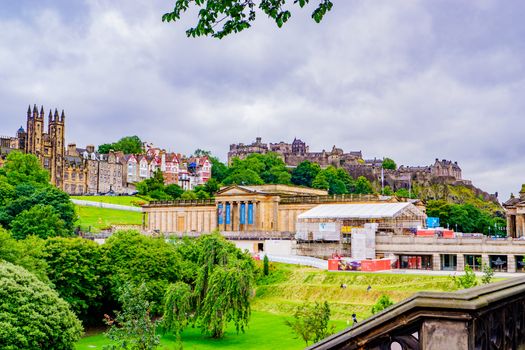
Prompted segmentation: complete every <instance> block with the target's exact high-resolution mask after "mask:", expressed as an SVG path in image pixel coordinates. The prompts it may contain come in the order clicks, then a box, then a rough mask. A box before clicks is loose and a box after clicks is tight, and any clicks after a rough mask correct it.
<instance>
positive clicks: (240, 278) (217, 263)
mask: <svg viewBox="0 0 525 350" xmlns="http://www.w3.org/2000/svg"><path fill="white" fill-rule="evenodd" d="M184 249H186V252H185V254H187V256H191V257H193V260H194V261H193V262H194V263H195V265H194V266H195V267H196V268H197V274H196V277H195V280H194V281H191V282H189V284H185V283H183V282H178V283H176V284H174V285H171V286H170V288H168V291H167V293H166V295H165V305H164V306H165V307H164V323H165V328H166V330H167V331H169V332H172V333H174V334H175V335H176V336H177V337H178V339H179V340H180V333H181V332H182V330H183V329H184V328H185V327H186V326H187V325H188V324H189V323H192V324H196V325H198V326H199V327H200V328H201V330H202V332H203V333H206V334H209V335H210V336H211V337H213V338H221V337H222V336H223V335H224V331H225V329H226V326H227V325H228V323H229V322H233V323H234V324H235V328H236V330H237V332H244V329H245V327H246V326H247V325H248V321H249V319H250V311H251V309H250V301H251V297H252V296H253V285H254V272H255V265H254V262H253V259H252V258H251V256H250V255H249V254H247V253H243V252H242V251H241V250H240V249H238V248H236V247H235V245H233V244H232V243H230V242H228V241H227V240H226V239H224V237H222V236H220V235H219V234H210V235H204V236H201V237H200V238H199V239H198V240H197V242H196V243H195V244H194V245H193V247H192V249H193V251H191V252H188V251H187V250H188V247H187V246H186V247H185V248H184Z"/></svg>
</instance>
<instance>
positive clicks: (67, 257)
mask: <svg viewBox="0 0 525 350" xmlns="http://www.w3.org/2000/svg"><path fill="white" fill-rule="evenodd" d="M100 250H101V249H100V247H99V245H98V244H96V243H95V242H93V241H90V240H86V239H82V238H62V237H57V238H50V239H48V240H46V241H45V247H44V252H45V260H46V262H47V276H48V277H49V280H50V281H51V283H53V285H54V287H55V289H56V291H57V292H58V294H59V295H60V297H61V298H62V299H64V300H65V301H67V302H68V303H69V305H71V309H72V310H73V311H74V312H75V314H76V315H77V316H78V317H79V318H80V319H81V320H82V321H85V322H89V323H95V322H100V318H101V312H100V308H101V306H102V305H101V298H102V292H103V288H104V285H103V280H102V271H101V270H102V266H101V265H102V258H101V251H100Z"/></svg>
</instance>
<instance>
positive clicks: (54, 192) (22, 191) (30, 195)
mask: <svg viewBox="0 0 525 350" xmlns="http://www.w3.org/2000/svg"><path fill="white" fill-rule="evenodd" d="M38 204H41V205H49V206H52V207H53V209H54V210H55V212H56V213H57V214H58V215H59V217H60V219H62V220H63V221H64V228H65V229H66V230H67V231H69V232H73V228H74V223H75V221H76V219H77V216H76V214H75V206H74V205H73V203H71V201H70V200H69V195H68V194H67V193H65V192H63V191H61V190H59V189H58V188H56V187H54V186H51V185H49V184H46V185H38V184H35V183H22V184H19V185H17V186H16V187H15V196H14V197H13V198H11V199H9V200H8V201H7V203H6V205H5V206H0V224H1V225H2V226H3V227H5V228H9V227H10V226H11V222H12V221H13V220H14V218H15V217H16V216H17V215H18V214H20V213H21V212H23V211H24V210H29V209H31V208H32V207H33V206H35V205H38Z"/></svg>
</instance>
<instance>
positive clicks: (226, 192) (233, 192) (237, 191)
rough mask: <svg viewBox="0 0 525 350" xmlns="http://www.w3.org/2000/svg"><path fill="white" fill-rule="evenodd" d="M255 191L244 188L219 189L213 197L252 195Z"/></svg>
mask: <svg viewBox="0 0 525 350" xmlns="http://www.w3.org/2000/svg"><path fill="white" fill-rule="evenodd" d="M254 193H256V191H253V190H250V189H248V188H245V187H239V186H229V187H226V188H223V189H221V190H220V191H218V192H217V194H216V195H215V196H221V197H222V196H238V195H243V194H254Z"/></svg>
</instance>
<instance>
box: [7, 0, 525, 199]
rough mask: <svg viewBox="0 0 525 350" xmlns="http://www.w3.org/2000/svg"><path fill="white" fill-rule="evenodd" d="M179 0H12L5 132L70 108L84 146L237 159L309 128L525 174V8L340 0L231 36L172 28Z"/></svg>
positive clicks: (328, 141)
mask: <svg viewBox="0 0 525 350" xmlns="http://www.w3.org/2000/svg"><path fill="white" fill-rule="evenodd" d="M75 3H77V2H75ZM509 3H510V4H509ZM35 6H36V7H35ZM166 6H168V7H167V8H166ZM169 7H171V4H169V2H168V5H166V2H164V1H160V0H157V1H151V0H137V1H133V2H127V1H109V0H96V1H86V2H78V4H76V5H71V4H69V2H67V3H66V2H51V1H47V2H36V1H22V2H19V3H18V5H16V6H13V5H12V3H11V4H9V5H6V4H4V3H2V4H1V5H0V12H2V13H4V15H3V16H0V32H2V33H5V34H3V35H2V36H0V79H2V84H0V106H1V107H0V120H1V123H0V126H1V128H0V134H12V133H14V131H15V130H16V129H17V128H18V127H19V126H20V124H23V120H24V119H23V118H24V115H25V114H24V112H25V108H26V106H27V104H28V103H42V104H44V105H45V106H46V107H47V108H54V107H55V106H56V107H59V108H64V109H65V110H66V112H67V115H68V121H67V122H68V129H67V131H68V134H67V139H68V141H75V142H76V143H77V144H80V145H85V144H88V143H94V144H100V143H103V142H110V141H113V140H115V139H117V138H119V137H121V136H123V135H132V134H137V135H139V136H141V137H142V138H143V139H145V140H148V141H152V142H154V143H156V144H158V145H159V146H162V147H166V148H169V149H171V150H174V151H179V152H182V153H189V152H192V151H193V150H194V149H195V148H205V149H210V150H212V151H213V153H214V154H217V155H219V156H220V157H221V158H222V159H225V156H226V152H227V150H228V146H229V144H230V143H235V142H251V140H253V139H254V138H255V136H257V135H261V136H262V137H263V138H264V139H265V140H267V141H280V140H283V141H290V140H292V139H293V137H300V138H302V139H303V140H305V141H306V142H308V143H309V144H310V146H311V149H312V150H321V149H330V148H331V147H332V146H333V145H334V144H335V145H338V146H339V147H342V148H344V149H346V150H362V151H363V152H364V155H365V157H374V156H378V157H380V156H383V155H385V156H390V157H392V158H394V159H395V160H396V161H397V162H398V163H399V164H406V165H408V164H410V165H415V164H422V165H425V164H430V163H432V161H433V160H434V158H436V157H439V158H451V159H453V160H457V161H459V163H460V165H461V166H462V167H463V169H464V176H465V177H467V178H471V179H473V181H474V183H475V184H477V185H478V186H480V187H482V188H484V189H486V190H488V191H491V192H494V191H499V192H500V193H501V194H502V195H507V194H508V193H510V192H511V191H513V192H516V191H517V190H518V189H519V187H520V183H521V182H525V181H524V180H523V179H520V176H519V174H523V167H524V166H525V161H524V159H523V155H522V153H523V152H522V150H523V149H524V146H525V145H524V142H523V137H522V136H521V133H522V132H521V129H522V128H523V125H524V123H523V122H522V118H521V115H522V111H523V107H524V106H523V102H522V99H521V91H523V88H524V82H523V79H524V74H523V63H522V62H523V52H524V51H523V44H522V38H523V34H524V33H523V32H524V30H525V24H522V22H521V21H518V20H517V19H518V18H519V13H520V12H522V11H520V10H523V8H524V5H522V4H521V3H520V2H518V1H510V2H508V3H507V2H506V3H505V4H504V5H501V3H500V2H495V1H480V2H475V3H474V2H467V1H463V2H458V1H440V2H427V1H399V2H393V1H387V0H385V1H378V2H369V1H348V0H339V1H336V2H335V6H334V9H333V11H332V12H331V13H330V14H329V15H328V16H327V17H326V20H325V21H323V23H321V24H319V25H318V24H315V23H313V21H312V20H311V19H310V18H309V14H308V13H307V12H306V11H304V12H301V11H299V12H295V13H294V15H293V17H292V19H291V20H290V22H289V23H288V24H287V25H286V26H285V27H284V28H282V29H280V30H279V29H276V27H275V24H273V23H272V22H271V21H269V20H268V19H266V18H265V16H263V15H260V16H259V18H258V21H257V23H256V25H255V26H254V28H252V29H251V30H249V31H246V32H243V33H240V34H238V35H235V36H232V37H229V38H226V39H225V40H222V41H218V40H214V39H187V38H186V37H185V34H184V30H185V29H186V28H187V26H188V25H191V24H193V21H194V18H191V19H186V20H185V22H184V23H182V24H165V23H161V22H160V16H161V15H162V13H163V12H164V11H165V10H168V9H169ZM37 10H38V11H37ZM6 11H9V13H11V15H10V16H5V13H7V12H6ZM503 199H505V198H503Z"/></svg>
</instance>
